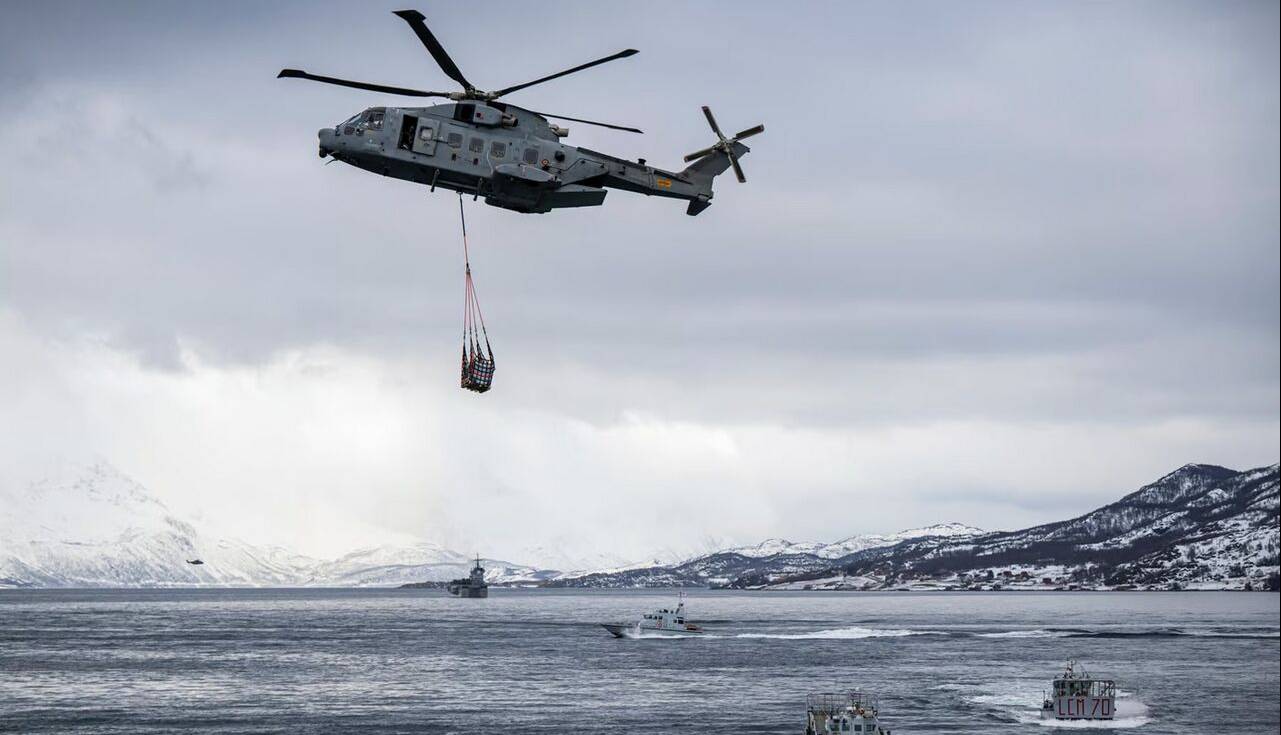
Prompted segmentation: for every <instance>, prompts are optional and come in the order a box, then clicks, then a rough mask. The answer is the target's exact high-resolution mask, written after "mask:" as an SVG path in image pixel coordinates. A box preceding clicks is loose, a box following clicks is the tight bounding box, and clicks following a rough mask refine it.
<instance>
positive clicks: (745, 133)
mask: <svg viewBox="0 0 1281 735" xmlns="http://www.w3.org/2000/svg"><path fill="white" fill-rule="evenodd" d="M763 132H765V126H764V125H757V126H756V127H754V128H748V129H747V130H740V131H739V132H737V133H734V140H742V139H743V138H750V137H752V136H753V135H760V134H761V133H763Z"/></svg>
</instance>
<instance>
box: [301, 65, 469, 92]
mask: <svg viewBox="0 0 1281 735" xmlns="http://www.w3.org/2000/svg"><path fill="white" fill-rule="evenodd" d="M276 78H277V79H310V80H311V81H313V82H324V83H325V84H337V85H338V86H340V87H351V88H352V89H367V90H369V91H370V92H383V93H384V94H399V95H403V96H405V97H448V96H449V93H448V92H428V91H426V90H422V89H409V88H408V87H389V86H387V85H385V84H370V83H369V82H353V81H350V80H348V79H338V78H337V77H322V76H320V75H319V74H308V73H307V72H305V71H303V70H302V69H281V70H280V73H279V74H277V75H276Z"/></svg>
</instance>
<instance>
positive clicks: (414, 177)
mask: <svg viewBox="0 0 1281 735" xmlns="http://www.w3.org/2000/svg"><path fill="white" fill-rule="evenodd" d="M567 133H568V131H567V130H564V129H563V128H560V127H559V126H555V125H552V124H551V123H549V122H548V121H547V119H546V118H544V117H543V116H541V115H539V114H537V113H534V112H531V111H529V110H525V109H522V108H520V107H516V106H515V105H509V104H506V103H503V102H497V101H490V102H485V101H479V100H478V101H470V100H469V101H460V102H454V103H449V104H440V105H433V106H431V107H371V108H369V109H367V110H365V111H364V112H362V113H360V114H358V115H355V116H353V117H352V118H351V119H349V120H347V121H346V122H343V123H341V124H339V125H336V126H334V127H332V128H322V129H321V130H320V132H319V137H320V155H321V157H322V158H323V157H332V158H333V159H335V160H338V161H342V162H343V163H347V164H350V165H352V166H356V167H357V168H361V169H364V170H366V171H371V172H373V173H376V174H381V175H383V176H389V177H392V178H396V179H403V180H405V181H412V182H415V183H419V184H424V185H426V186H429V187H431V189H432V190H435V189H436V188H437V187H440V188H442V189H449V190H453V191H458V192H462V193H469V194H473V195H474V196H478V197H484V199H485V203H486V204H490V205H492V206H495V207H502V208H504V209H510V210H514V211H517V212H533V213H542V212H550V211H551V210H553V209H560V208H565V207H594V206H598V205H600V204H602V203H603V202H604V201H605V195H606V193H607V191H606V190H607V189H624V190H627V191H633V192H637V193H640V194H646V195H651V196H660V197H670V198H673V199H685V200H688V201H689V206H688V208H687V209H686V212H687V213H688V214H691V215H695V214H698V213H699V212H701V211H703V210H704V209H706V208H707V207H708V206H710V203H711V199H712V180H713V179H714V178H715V177H716V175H717V174H720V173H722V172H723V171H725V170H726V169H727V168H728V167H729V166H730V161H729V156H728V155H726V154H725V153H723V152H718V153H714V154H712V155H709V156H707V157H705V158H703V159H700V160H698V161H696V162H694V163H693V164H692V165H690V166H689V167H688V168H686V169H684V170H683V171H679V172H675V171H664V170H662V169H658V168H655V167H653V166H649V165H647V164H646V163H645V161H644V159H640V160H637V161H628V160H625V159H622V158H616V157H614V156H611V155H608V154H605V153H600V152H597V151H592V150H588V149H586V148H578V147H575V146H572V145H566V144H565V143H563V142H562V138H563V137H564V136H565V135H566V134H567ZM732 145H733V146H734V151H735V154H736V155H737V156H742V155H743V154H744V153H747V152H748V150H749V149H748V148H747V146H745V145H743V144H742V143H738V142H736V141H735V142H733V143H732Z"/></svg>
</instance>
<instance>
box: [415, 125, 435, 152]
mask: <svg viewBox="0 0 1281 735" xmlns="http://www.w3.org/2000/svg"><path fill="white" fill-rule="evenodd" d="M439 134H440V130H439V128H438V126H437V124H436V122H435V121H433V120H423V121H422V122H420V123H419V124H418V134H417V135H415V136H414V152H415V153H421V154H423V155H425V156H434V155H436V137H437V136H438V135H439Z"/></svg>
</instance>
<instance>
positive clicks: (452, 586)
mask: <svg viewBox="0 0 1281 735" xmlns="http://www.w3.org/2000/svg"><path fill="white" fill-rule="evenodd" d="M446 589H448V590H449V594H451V595H453V596H455V597H489V585H488V584H485V568H484V567H482V566H481V565H480V557H479V556H477V557H476V566H474V567H472V568H471V575H470V576H467V577H463V578H462V579H455V580H454V581H452V582H450V583H449V585H448V586H447V587H446Z"/></svg>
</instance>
